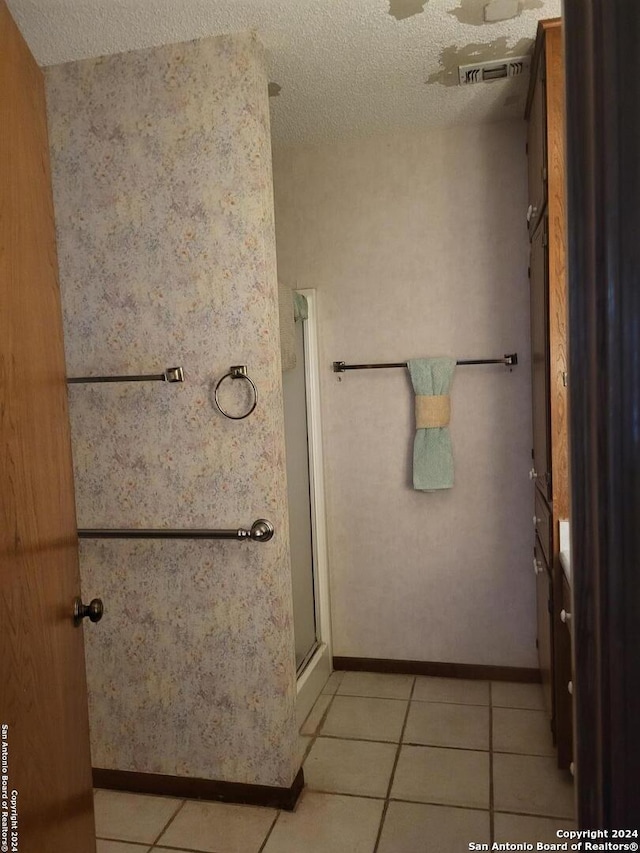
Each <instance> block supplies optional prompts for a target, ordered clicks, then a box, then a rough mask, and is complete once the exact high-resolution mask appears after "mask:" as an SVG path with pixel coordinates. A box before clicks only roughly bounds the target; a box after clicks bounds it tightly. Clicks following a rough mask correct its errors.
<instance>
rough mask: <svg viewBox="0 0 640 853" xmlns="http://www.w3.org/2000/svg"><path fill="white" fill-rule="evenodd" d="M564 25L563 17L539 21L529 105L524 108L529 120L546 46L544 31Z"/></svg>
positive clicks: (533, 57)
mask: <svg viewBox="0 0 640 853" xmlns="http://www.w3.org/2000/svg"><path fill="white" fill-rule="evenodd" d="M561 26H562V18H547V19H546V20H544V21H538V29H537V32H536V43H535V45H534V47H533V56H532V57H531V68H530V74H529V91H528V93H527V105H526V107H525V110H524V117H525V119H526V120H527V121H528V120H529V115H530V114H531V104H532V102H533V92H534V89H535V87H536V77H537V76H538V64H539V62H540V56H541V54H542V51H543V48H544V37H543V35H542V34H543V33H546V32H547V31H550V30H554V29H559V28H560V27H561Z"/></svg>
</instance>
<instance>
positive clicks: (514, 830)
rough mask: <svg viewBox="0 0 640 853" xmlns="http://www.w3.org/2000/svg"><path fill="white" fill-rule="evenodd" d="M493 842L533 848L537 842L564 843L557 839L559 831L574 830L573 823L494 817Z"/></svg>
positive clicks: (507, 815) (504, 816) (512, 815)
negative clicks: (524, 845)
mask: <svg viewBox="0 0 640 853" xmlns="http://www.w3.org/2000/svg"><path fill="white" fill-rule="evenodd" d="M493 819H494V834H495V840H496V841H498V842H501V843H504V842H506V841H511V842H513V843H514V844H526V843H527V842H529V843H530V844H533V845H534V846H535V843H536V842H537V841H543V842H546V843H549V844H551V843H553V842H555V843H556V844H557V843H558V842H559V841H564V840H565V839H563V838H558V836H557V832H558V830H559V829H575V828H576V825H575V823H574V822H573V821H569V820H557V819H556V818H550V817H524V816H523V815H517V814H500V813H496V814H495V815H494V818H493Z"/></svg>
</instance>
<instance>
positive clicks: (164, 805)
mask: <svg viewBox="0 0 640 853" xmlns="http://www.w3.org/2000/svg"><path fill="white" fill-rule="evenodd" d="M182 802H183V801H182V800H173V799H170V798H169V797H148V796H146V795H144V794H126V793H123V792H122V791H105V790H100V791H98V792H97V793H96V795H95V796H94V805H95V814H96V835H97V836H98V838H110V839H113V840H119V841H140V842H148V843H149V844H151V843H152V842H154V841H155V840H156V838H157V837H158V835H160V833H161V832H162V830H163V829H164V827H165V826H166V825H167V823H168V822H169V820H171V818H172V817H173V815H174V814H175V813H176V812H177V811H178V809H179V808H180V806H181V805H182Z"/></svg>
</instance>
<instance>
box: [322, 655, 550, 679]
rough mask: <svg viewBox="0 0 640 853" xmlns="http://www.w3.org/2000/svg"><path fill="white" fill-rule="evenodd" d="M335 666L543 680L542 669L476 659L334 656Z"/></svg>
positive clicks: (440, 675) (422, 673) (351, 670)
mask: <svg viewBox="0 0 640 853" xmlns="http://www.w3.org/2000/svg"><path fill="white" fill-rule="evenodd" d="M333 668H334V669H344V670H347V671H349V672H392V673H399V674H402V675H435V676H439V677H440V678H474V679H481V680H483V681H521V682H526V683H527V684H539V683H540V680H541V679H540V670H538V669H529V668H527V667H521V666H482V665H477V664H473V663H440V662H438V661H427V660H392V659H390V658H348V657H334V659H333Z"/></svg>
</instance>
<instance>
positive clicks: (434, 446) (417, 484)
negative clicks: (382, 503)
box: [407, 358, 456, 492]
mask: <svg viewBox="0 0 640 853" xmlns="http://www.w3.org/2000/svg"><path fill="white" fill-rule="evenodd" d="M407 366H408V368H409V373H410V374H411V381H412V383H413V390H414V392H415V394H416V398H417V399H416V406H418V403H419V402H424V401H420V397H438V398H440V399H439V400H438V401H434V404H436V406H435V408H436V409H441V408H442V406H438V405H437V404H442V403H446V404H447V405H448V400H446V401H445V400H443V399H442V398H443V397H448V395H449V389H450V388H451V382H452V381H453V371H454V370H455V367H456V362H455V359H453V358H413V359H411V360H410V361H409V362H408V363H407ZM426 402H427V403H428V402H429V401H426ZM426 408H428V406H427V407H426ZM452 486H453V453H452V451H451V438H450V436H449V428H448V427H446V426H434V427H429V428H426V429H420V428H416V435H415V439H414V442H413V488H414V489H417V490H419V491H424V492H431V491H435V490H436V489H450V488H451V487H452Z"/></svg>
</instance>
